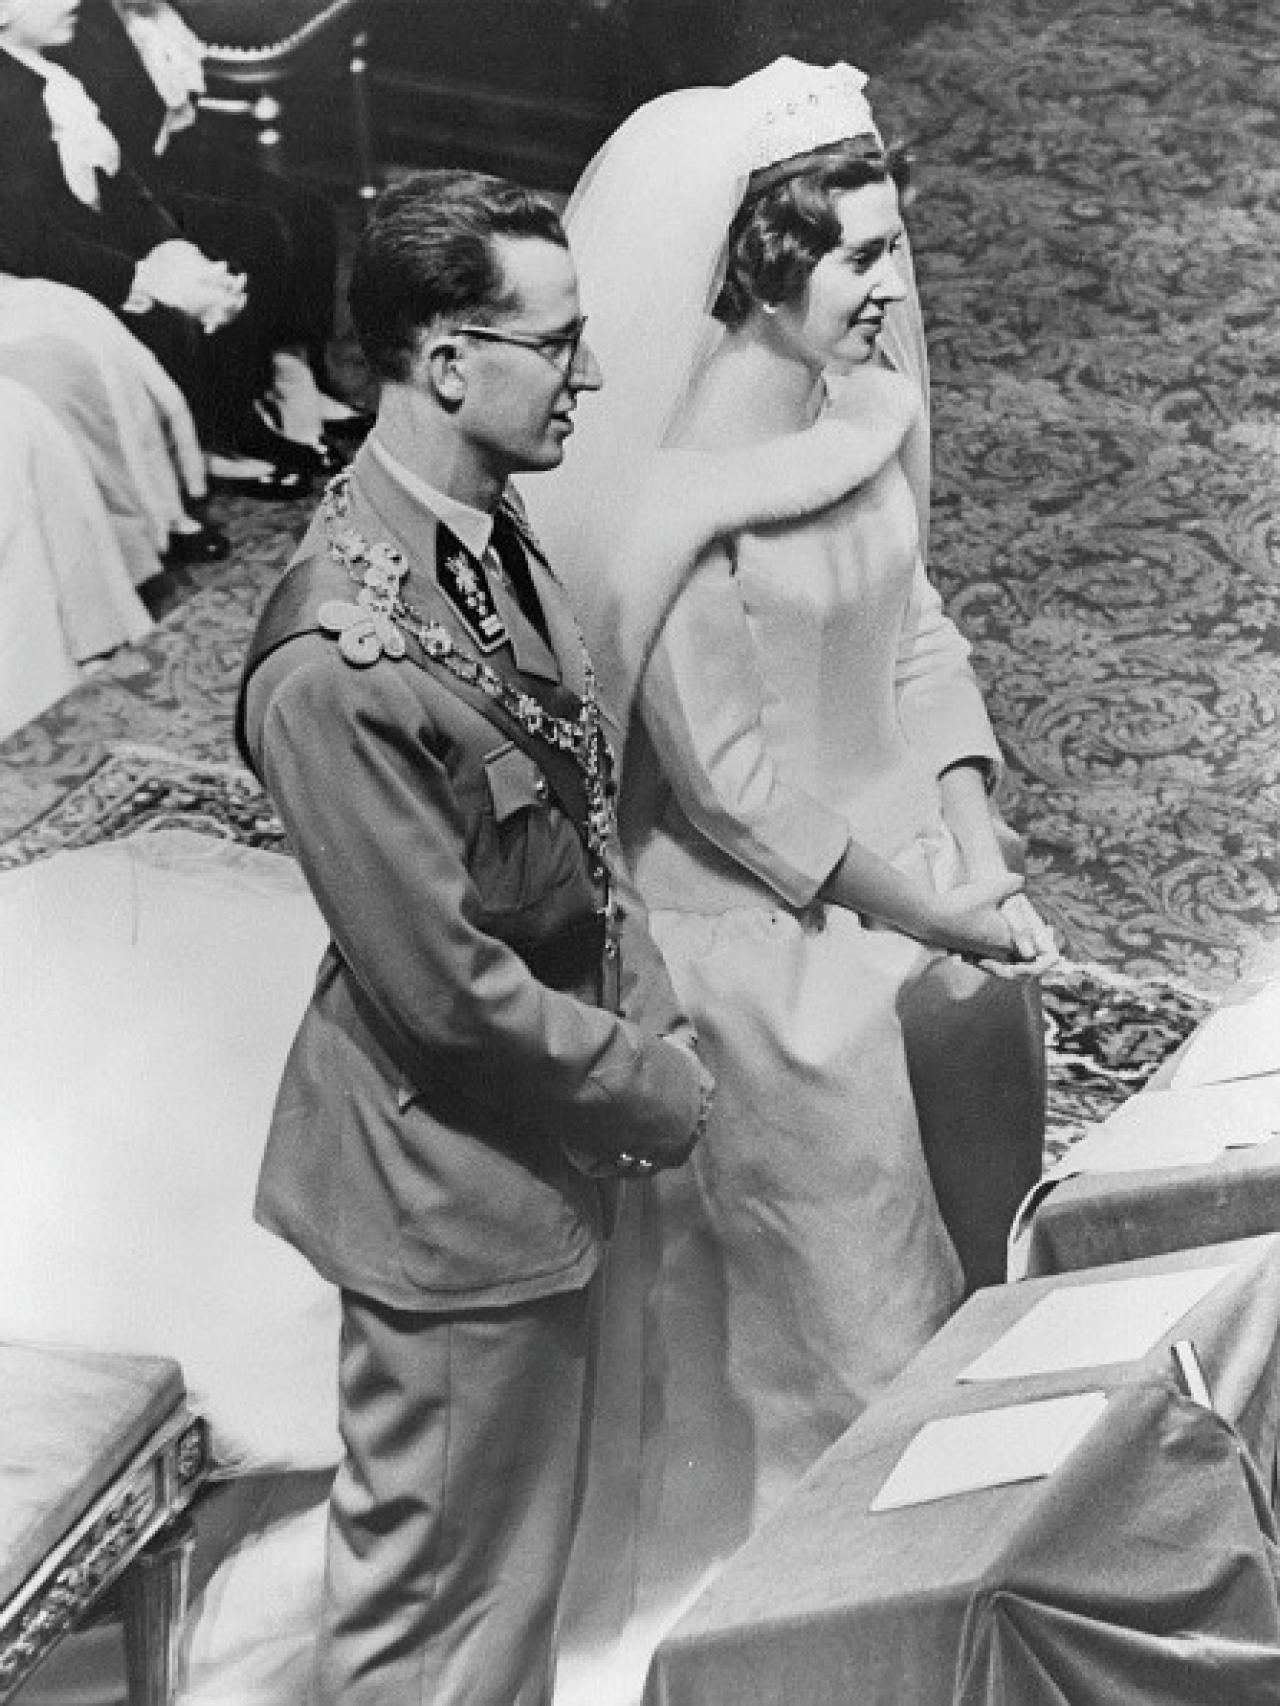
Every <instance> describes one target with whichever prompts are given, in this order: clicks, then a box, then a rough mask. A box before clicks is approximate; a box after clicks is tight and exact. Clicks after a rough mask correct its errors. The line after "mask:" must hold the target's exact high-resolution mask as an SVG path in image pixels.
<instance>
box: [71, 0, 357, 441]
mask: <svg viewBox="0 0 1280 1706" xmlns="http://www.w3.org/2000/svg"><path fill="white" fill-rule="evenodd" d="M203 53H204V44H203V43H202V42H201V41H200V39H199V37H198V36H197V35H196V34H195V32H194V31H193V30H192V29H191V28H190V27H189V26H188V24H187V23H186V22H185V20H184V19H183V18H182V16H181V15H180V14H179V13H178V11H177V10H176V9H175V8H174V7H173V6H171V5H169V4H167V0H80V9H79V13H78V16H77V21H76V31H75V35H74V37H73V38H72V40H71V41H70V42H69V43H68V44H67V46H66V47H65V48H59V49H57V50H55V51H54V52H53V53H51V54H50V58H52V59H53V60H54V61H55V62H56V63H57V64H59V65H62V66H64V67H65V68H66V69H67V70H68V71H70V72H72V73H73V74H74V75H75V76H76V77H78V78H79V79H80V81H81V83H82V84H83V85H84V87H85V88H86V89H87V91H88V92H89V95H90V96H91V97H92V99H93V101H94V102H95V104H96V105H97V107H98V110H99V112H100V113H101V115H102V118H103V121H104V123H105V124H106V126H107V128H108V130H110V131H111V133H112V135H113V136H114V137H115V138H116V140H117V141H118V142H119V144H120V147H121V150H122V151H123V153H124V155H125V156H126V158H127V159H128V161H129V163H130V165H131V166H132V168H133V170H134V171H135V172H136V173H137V174H138V176H139V177H140V178H141V179H142V180H143V182H144V183H145V184H146V185H147V187H148V189H150V191H151V193H152V194H153V195H154V196H155V197H156V199H157V200H158V201H160V202H162V203H163V204H164V205H165V206H166V207H167V208H169V209H170V211H173V212H176V213H178V214H179V215H180V216H181V217H193V218H195V219H196V221H197V222H198V223H199V224H200V226H201V228H202V229H204V230H206V231H210V230H217V229H219V228H220V227H219V223H218V222H219V221H220V222H221V229H223V230H230V229H232V227H231V226H230V225H229V224H228V223H227V222H228V221H229V220H234V221H237V222H238V221H242V220H244V219H245V218H246V217H247V218H249V219H251V220H257V221H261V222H263V223H265V224H266V225H268V226H269V227H270V228H271V231H272V236H273V239H274V240H275V241H276V242H277V243H278V244H279V245H280V247H281V248H282V249H283V250H284V252H286V253H287V255H288V259H289V269H288V276H289V283H290V287H291V289H292V294H293V300H292V303H291V308H290V322H291V327H292V334H293V336H294V338H295V339H296V342H294V343H292V344H288V345H284V344H282V345H278V346H277V347H276V348H274V349H273V350H272V352H271V358H272V375H271V385H270V388H269V391H268V392H267V395H266V397H265V399H264V402H265V403H266V405H267V407H268V411H269V413H270V415H271V417H272V421H273V423H274V424H275V425H276V426H277V427H278V429H279V430H280V431H282V432H284V433H286V434H287V435H288V436H289V437H290V438H293V439H298V440H300V441H302V442H303V443H310V444H313V445H318V444H319V443H320V442H321V440H322V438H325V437H332V438H334V439H337V440H339V441H344V440H346V439H349V438H350V437H351V436H353V435H356V434H359V433H362V432H363V430H364V429H365V428H366V427H367V426H368V425H369V424H370V422H369V418H368V417H367V416H365V415H363V414H361V413H360V412H359V411H357V410H355V409H353V408H352V407H351V406H350V405H349V404H347V403H345V402H343V401H342V400H341V399H340V398H338V397H335V396H332V395H330V394H328V392H327V391H326V390H325V389H324V386H325V375H326V369H325V357H326V350H327V348H328V344H329V341H330V339H331V338H332V336H333V330H334V304H335V281H336V278H337V272H338V223H337V218H336V215H335V211H334V207H333V204H332V202H331V201H330V200H329V199H328V198H327V197H326V196H324V195H322V194H320V193H318V192H317V191H315V190H313V189H311V188H310V187H309V186H307V185H306V184H304V183H302V182H300V181H299V180H298V179H297V178H295V177H292V176H288V175H286V174H284V173H281V172H275V171H268V170H266V169H264V168H263V167H262V166H261V165H259V164H258V162H257V161H256V160H254V159H253V158H251V157H250V156H248V155H247V154H246V153H245V151H243V150H238V149H234V148H233V149H228V148H226V147H223V146H218V145H217V144H216V143H215V140H214V139H213V138H211V137H210V135H209V133H208V129H207V127H205V126H201V125H198V124H197V122H196V121H197V116H198V112H197V104H196V103H197V101H198V98H199V96H200V95H201V94H202V93H203V91H204V71H203V64H202V60H203Z"/></svg>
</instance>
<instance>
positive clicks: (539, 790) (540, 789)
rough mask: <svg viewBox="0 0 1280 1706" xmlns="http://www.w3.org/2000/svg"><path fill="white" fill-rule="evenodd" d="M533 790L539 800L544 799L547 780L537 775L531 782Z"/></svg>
mask: <svg viewBox="0 0 1280 1706" xmlns="http://www.w3.org/2000/svg"><path fill="white" fill-rule="evenodd" d="M533 791H534V793H535V794H536V795H537V796H538V798H539V799H540V800H545V799H546V797H547V780H546V777H545V776H539V777H538V780H537V781H536V782H535V783H534V784H533Z"/></svg>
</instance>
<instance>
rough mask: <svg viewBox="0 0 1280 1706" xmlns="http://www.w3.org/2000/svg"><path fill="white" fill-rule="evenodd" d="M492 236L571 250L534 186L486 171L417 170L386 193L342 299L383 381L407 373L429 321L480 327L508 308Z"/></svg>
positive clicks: (376, 207)
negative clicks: (462, 322)
mask: <svg viewBox="0 0 1280 1706" xmlns="http://www.w3.org/2000/svg"><path fill="white" fill-rule="evenodd" d="M497 237H517V238H519V237H524V238H540V239H541V240H542V241H543V242H546V243H555V244H557V245H559V247H561V248H567V247H568V243H567V240H566V238H565V234H564V227H563V225H562V224H561V223H560V216H559V214H558V213H557V212H556V210H555V209H554V208H553V207H552V206H551V204H550V202H547V201H544V200H543V198H542V197H541V196H539V195H535V194H534V193H533V191H532V190H527V189H524V188H523V187H522V186H521V185H520V184H514V183H512V182H510V180H509V179H506V178H494V177H490V176H489V175H488V174H487V173H485V172H464V171H452V170H449V171H434V172H415V173H414V174H413V175H412V176H411V177H408V178H404V179H402V180H401V182H399V183H398V184H394V185H392V186H391V188H389V189H387V190H384V191H383V193H382V195H380V196H379V198H378V200H377V201H376V202H375V203H374V206H373V210H372V212H371V213H370V215H369V221H368V224H367V225H366V226H365V228H364V231H363V232H362V233H361V236H360V240H359V242H358V244H357V246H356V253H355V260H354V263H353V266H352V271H351V286H350V291H349V296H348V300H349V302H350V304H351V318H352V322H353V324H354V327H355V332H356V336H357V337H358V338H359V340H360V347H361V348H362V349H363V350H364V353H365V356H366V358H367V359H368V362H369V365H370V366H371V367H372V369H373V371H374V373H375V374H376V375H377V376H378V377H379V378H380V379H392V380H398V381H403V380H405V379H407V378H408V376H409V370H410V367H411V366H412V363H413V358H414V356H415V354H416V353H417V348H418V339H419V336H420V334H421V332H422V329H423V328H424V327H425V326H429V325H431V324H432V323H433V322H434V321H436V320H438V319H441V318H444V317H446V316H450V315H456V316H457V318H458V319H460V320H461V319H467V320H476V321H478V322H479V323H480V324H485V323H486V322H487V321H488V320H490V319H491V318H492V317H493V315H494V314H495V313H499V312H500V311H501V310H502V309H503V308H506V307H510V306H511V303H510V299H509V298H508V297H507V296H506V295H505V284H504V280H503V275H502V268H501V265H500V263H499V261H498V257H497V255H496V254H495V252H494V246H493V245H494V239H495V238H497Z"/></svg>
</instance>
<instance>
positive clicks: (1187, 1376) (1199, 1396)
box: [1169, 1339, 1214, 1410]
mask: <svg viewBox="0 0 1280 1706" xmlns="http://www.w3.org/2000/svg"><path fill="white" fill-rule="evenodd" d="M1169 1355H1170V1356H1171V1357H1172V1358H1173V1367H1174V1373H1175V1374H1176V1375H1177V1377H1178V1384H1179V1386H1181V1388H1182V1390H1183V1391H1184V1392H1185V1393H1186V1395H1187V1397H1188V1398H1190V1399H1191V1400H1192V1402H1193V1403H1196V1404H1200V1405H1201V1406H1203V1408H1204V1409H1206V1410H1212V1409H1213V1408H1214V1402H1213V1394H1212V1393H1211V1392H1210V1391H1209V1382H1208V1381H1207V1380H1206V1379H1205V1375H1204V1368H1203V1367H1202V1366H1201V1362H1200V1358H1199V1355H1198V1354H1197V1352H1196V1347H1195V1344H1194V1342H1193V1341H1192V1340H1191V1339H1178V1340H1177V1341H1176V1342H1175V1343H1174V1344H1172V1345H1170V1347H1169Z"/></svg>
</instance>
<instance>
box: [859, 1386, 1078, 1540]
mask: <svg viewBox="0 0 1280 1706" xmlns="http://www.w3.org/2000/svg"><path fill="white" fill-rule="evenodd" d="M1106 1407H1107V1395H1106V1393H1105V1392H1075V1393H1072V1394H1071V1395H1070V1396H1069V1397H1066V1398H1038V1399H1034V1400H1033V1401H1032V1402H1030V1403H1027V1404H1006V1405H1003V1406H1001V1408H999V1409H997V1410H980V1411H978V1412H977V1413H976V1414H974V1415H969V1416H941V1417H939V1418H938V1419H937V1420H936V1421H932V1422H926V1423H925V1425H924V1427H922V1428H921V1429H920V1432H919V1433H918V1434H916V1436H915V1438H914V1439H913V1440H912V1441H911V1443H910V1445H908V1446H907V1448H906V1450H905V1451H904V1452H903V1454H902V1456H901V1457H900V1458H899V1459H898V1461H897V1463H896V1464H895V1465H894V1467H893V1469H892V1470H891V1471H890V1473H889V1476H888V1478H887V1479H886V1481H885V1483H884V1485H883V1486H882V1487H881V1489H880V1491H879V1492H878V1493H877V1494H876V1496H875V1498H874V1499H872V1501H871V1509H872V1510H873V1511H891V1510H901V1509H902V1508H903V1507H904V1506H907V1505H923V1504H928V1503H930V1501H931V1500H933V1499H947V1498H951V1497H952V1495H953V1494H956V1493H974V1492H977V1491H979V1490H980V1489H981V1488H983V1487H1007V1486H1010V1485H1011V1484H1012V1483H1013V1482H1015V1481H1037V1480H1039V1479H1040V1478H1041V1477H1042V1476H1045V1475H1052V1473H1053V1471H1054V1470H1055V1469H1056V1468H1057V1467H1058V1465H1059V1464H1060V1463H1061V1462H1062V1461H1063V1460H1064V1459H1065V1458H1066V1457H1067V1456H1068V1454H1069V1453H1070V1452H1071V1451H1073V1450H1074V1449H1075V1447H1076V1446H1077V1445H1079V1443H1080V1441H1081V1440H1082V1439H1083V1438H1084V1436H1085V1434H1086V1433H1088V1431H1089V1429H1090V1428H1091V1427H1092V1426H1093V1424H1094V1423H1095V1422H1096V1421H1097V1419H1098V1417H1099V1416H1100V1415H1101V1414H1102V1412H1103V1410H1105V1409H1106Z"/></svg>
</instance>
